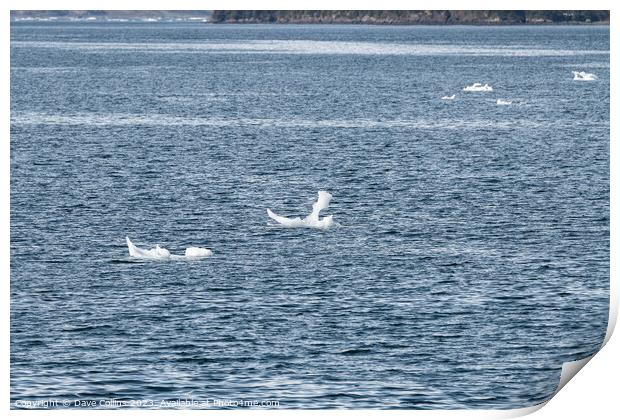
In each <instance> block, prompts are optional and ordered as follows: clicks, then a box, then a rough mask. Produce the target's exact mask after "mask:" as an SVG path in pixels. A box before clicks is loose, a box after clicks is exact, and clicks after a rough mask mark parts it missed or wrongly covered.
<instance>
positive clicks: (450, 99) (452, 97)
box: [441, 94, 456, 101]
mask: <svg viewBox="0 0 620 420" xmlns="http://www.w3.org/2000/svg"><path fill="white" fill-rule="evenodd" d="M454 98H456V94H454V95H452V96H448V95H446V96H442V97H441V99H442V100H444V101H453V100H454Z"/></svg>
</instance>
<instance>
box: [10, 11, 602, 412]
mask: <svg viewBox="0 0 620 420" xmlns="http://www.w3.org/2000/svg"><path fill="white" fill-rule="evenodd" d="M572 71H585V72H587V73H594V74H595V75H596V76H598V80H595V81H589V82H583V81H575V80H573V75H572V73H571V72H572ZM475 82H480V83H483V84H484V83H488V84H489V85H491V86H492V87H493V91H492V92H464V91H463V88H464V87H465V86H467V85H471V84H472V83H475ZM609 93H610V88H609V28H608V27H585V26H579V27H561V26H553V27H369V26H269V25H263V26H235V25H230V26H212V25H206V24H164V23H160V24H129V23H125V24H121V23H115V24H113V23H110V24H101V23H89V24H79V23H72V24H53V23H38V24H37V23H29V24H25V23H18V24H12V26H11V401H12V406H13V407H16V406H18V405H23V402H24V401H31V402H34V401H41V400H47V399H68V400H71V401H74V400H78V399H80V400H85V399H97V400H100V399H106V400H112V399H116V400H117V401H129V400H135V399H144V400H153V401H155V406H157V403H158V401H160V400H174V399H178V398H181V399H184V398H189V399H191V398H193V399H196V400H207V399H221V400H277V401H279V404H280V405H279V406H280V407H281V408H337V407H347V408H415V409H421V408H425V409H427V408H517V407H522V406H528V405H532V404H535V403H537V402H540V401H542V400H545V399H546V398H548V397H549V396H550V395H551V394H552V392H553V391H554V389H555V387H556V385H557V383H558V379H559V374H560V368H561V364H562V363H563V362H565V361H569V360H575V359H578V358H582V357H585V356H588V355H590V354H592V353H593V352H595V351H596V350H597V349H598V347H599V346H600V344H601V342H602V340H603V337H604V335H605V329H606V326H607V318H608V300H609ZM452 94H456V97H455V99H454V100H453V101H446V100H441V97H442V96H444V95H448V96H449V95H452ZM498 99H502V100H505V101H512V103H511V104H510V105H503V106H501V105H497V100H498ZM318 190H327V191H329V192H330V193H332V194H333V200H332V203H331V206H330V207H329V209H327V210H325V211H323V214H326V215H329V214H332V215H333V217H334V223H335V224H334V226H332V227H331V228H330V229H328V230H315V229H284V228H279V227H276V226H273V225H272V223H270V222H271V221H270V219H269V218H268V217H267V213H266V209H267V208H271V209H272V210H274V211H275V212H276V213H278V214H282V215H286V216H304V215H306V214H307V213H308V212H309V211H310V208H311V204H312V202H313V201H314V200H315V199H316V193H317V191H318ZM125 236H129V237H130V238H131V239H132V240H133V241H134V242H135V243H136V245H138V246H140V247H143V248H151V247H154V246H155V245H156V244H160V245H161V246H164V247H166V248H167V249H169V250H170V251H171V252H172V253H173V254H182V253H183V251H184V249H185V248H186V247H187V246H190V245H192V246H200V247H207V248H209V249H212V250H213V252H214V255H213V257H211V258H207V259H203V260H198V261H177V260H174V261H141V260H136V259H132V258H130V257H129V255H128V251H127V247H126V245H125ZM17 401H20V404H17Z"/></svg>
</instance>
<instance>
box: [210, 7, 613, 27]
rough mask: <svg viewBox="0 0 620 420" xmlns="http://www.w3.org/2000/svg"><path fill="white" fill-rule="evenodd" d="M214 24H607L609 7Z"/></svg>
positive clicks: (246, 13)
mask: <svg viewBox="0 0 620 420" xmlns="http://www.w3.org/2000/svg"><path fill="white" fill-rule="evenodd" d="M209 23H215V24H231V23H233V24H248V23H249V24H265V23H271V24H308V25H332V24H342V25H437V26H440V25H451V26H453V25H474V26H515V25H557V24H568V25H609V23H610V18H609V11H605V10H603V11H588V10H565V11H561V10H473V11H472V10H366V11H364V10H287V11H277V10H275V11H274V10H214V11H213V14H212V15H211V17H210V19H209Z"/></svg>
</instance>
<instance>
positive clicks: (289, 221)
mask: <svg viewBox="0 0 620 420" xmlns="http://www.w3.org/2000/svg"><path fill="white" fill-rule="evenodd" d="M331 199H332V195H331V194H330V193H328V192H327V191H319V198H318V199H317V201H316V202H315V203H314V204H313V205H312V213H310V214H309V215H308V216H306V217H305V218H304V219H302V218H300V217H284V216H278V215H277V214H275V213H274V212H272V211H271V209H267V214H268V215H269V217H271V218H272V219H273V220H275V221H276V222H278V223H279V224H280V225H282V226H284V227H288V228H296V227H309V228H317V229H327V228H329V227H330V226H331V225H332V224H333V223H334V222H333V216H331V215H330V216H325V217H323V218H322V219H319V213H320V212H321V210H323V209H326V208H327V207H329V202H330V200H331Z"/></svg>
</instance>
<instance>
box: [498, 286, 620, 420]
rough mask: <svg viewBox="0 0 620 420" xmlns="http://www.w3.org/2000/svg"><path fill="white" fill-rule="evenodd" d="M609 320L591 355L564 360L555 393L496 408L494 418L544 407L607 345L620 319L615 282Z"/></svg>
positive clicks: (519, 415)
mask: <svg viewBox="0 0 620 420" xmlns="http://www.w3.org/2000/svg"><path fill="white" fill-rule="evenodd" d="M609 297H610V299H609V320H608V321H607V331H606V332H605V338H604V339H603V342H602V343H601V346H600V347H599V348H598V350H596V352H594V354H592V355H591V356H588V357H584V358H583V359H579V360H573V361H570V362H564V363H563V364H562V371H561V373H560V380H559V381H558V386H557V387H556V389H555V391H554V392H553V394H551V395H550V396H549V398H548V399H547V400H545V401H543V402H541V403H538V404H536V405H533V406H530V407H522V408H515V409H509V410H494V412H493V414H494V415H493V418H496V419H508V418H516V417H522V416H526V415H528V414H532V413H534V412H535V411H538V410H540V409H541V408H543V407H544V406H545V405H546V404H547V403H548V402H549V401H551V399H552V398H553V397H555V396H556V395H557V393H558V392H560V391H561V390H562V388H564V386H565V385H566V384H567V383H568V382H569V381H570V380H571V379H573V377H574V376H575V375H576V374H577V373H578V372H579V371H580V370H581V369H582V368H583V367H584V366H585V365H587V364H588V362H589V361H590V360H592V359H593V358H594V356H596V355H597V354H598V352H599V351H601V350H602V349H603V347H605V344H607V342H608V341H609V339H610V338H611V336H612V334H613V332H614V329H615V328H616V321H617V319H618V295H617V294H616V288H615V287H614V285H613V282H610V287H609Z"/></svg>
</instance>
